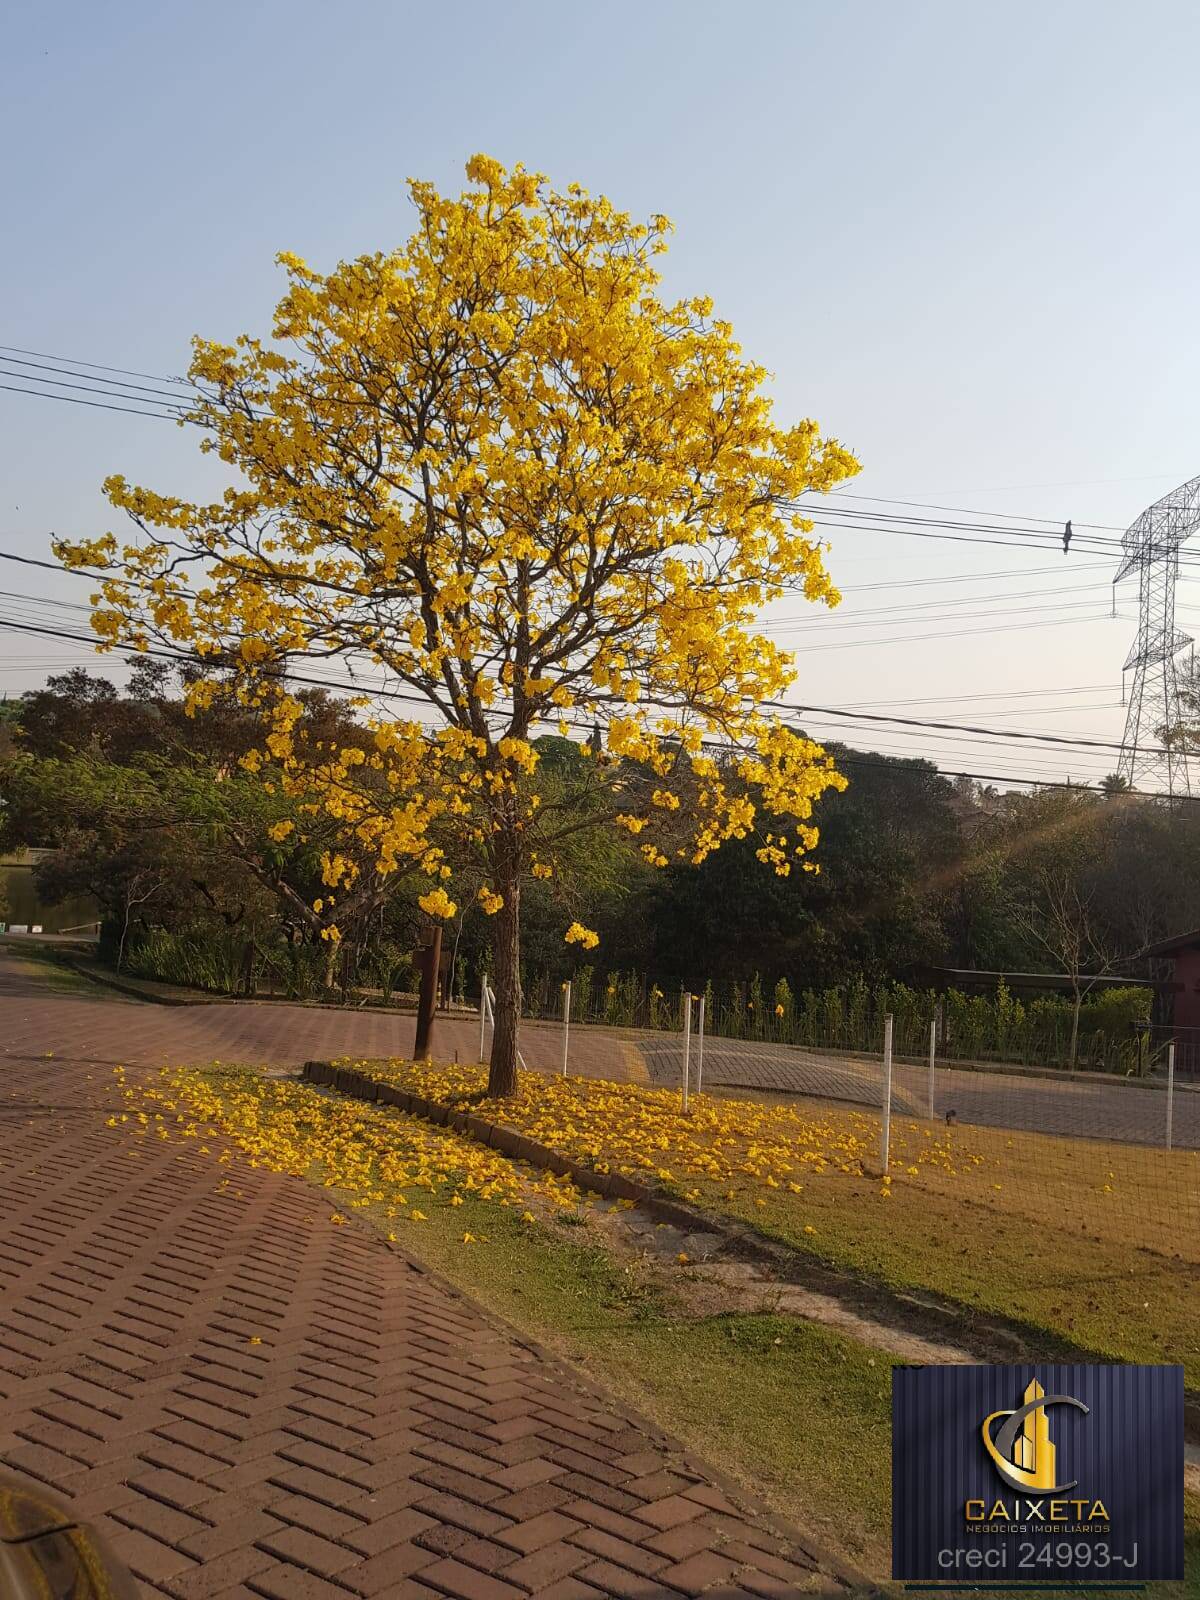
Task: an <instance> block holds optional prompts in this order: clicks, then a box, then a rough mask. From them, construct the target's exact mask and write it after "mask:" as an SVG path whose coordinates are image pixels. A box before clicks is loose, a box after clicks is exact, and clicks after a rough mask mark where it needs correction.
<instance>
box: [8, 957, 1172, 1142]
mask: <svg viewBox="0 0 1200 1600" xmlns="http://www.w3.org/2000/svg"><path fill="white" fill-rule="evenodd" d="M15 974H16V966H15V963H13V962H12V961H11V960H10V959H6V957H5V954H4V949H3V947H2V946H0V1006H2V1007H3V1026H2V1027H0V1061H3V1060H4V1059H5V1058H7V1059H9V1060H10V1061H12V1060H29V1059H34V1060H36V1059H38V1058H39V1057H41V1056H42V1055H43V1054H44V1053H45V1051H46V1050H48V1049H54V1050H56V1052H58V1053H66V1054H69V1055H70V1056H71V1058H72V1059H74V1060H81V1061H90V1062H93V1063H97V1064H101V1065H104V1064H108V1065H111V1064H114V1063H116V1062H121V1063H123V1064H125V1065H136V1064H143V1065H146V1066H158V1065H162V1064H163V1063H168V1062H169V1063H175V1064H182V1063H200V1062H210V1061H214V1060H217V1061H243V1062H271V1063H274V1064H277V1065H283V1066H288V1065H298V1064H299V1063H301V1062H303V1061H307V1060H312V1059H317V1060H329V1059H330V1058H332V1057H334V1056H359V1057H367V1058H370V1057H385V1056H396V1055H399V1056H403V1055H405V1054H408V1053H409V1052H411V1050H412V1046H413V1031H414V1022H413V1018H412V1017H411V1016H403V1015H399V1014H396V1013H390V1012H380V1011H343V1010H339V1009H334V1008H322V1007H316V1006H297V1005H286V1004H283V1003H280V1002H265V1001H264V1002H257V1003H256V1002H239V1003H238V1004H235V1005H222V1004H219V1003H215V1002H214V1003H213V1004H211V1005H203V1004H202V1005H195V1006H187V1007H180V1008H168V1007H165V1006H158V1005H148V1004H146V1003H145V1002H143V1001H138V1000H125V999H122V998H120V997H119V996H117V995H115V994H112V993H111V992H108V993H106V992H105V991H103V990H100V989H97V991H96V994H95V996H94V997H93V996H92V995H90V994H80V995H71V996H69V997H65V998H64V997H62V996H59V995H55V994H54V992H53V991H51V990H49V989H47V988H46V987H45V986H42V987H41V988H40V989H39V988H38V987H37V985H36V984H32V983H30V981H29V980H28V979H27V978H24V977H20V976H17V975H15ZM437 1029H438V1032H437V1037H436V1050H437V1053H438V1054H439V1055H441V1056H443V1057H444V1058H446V1059H452V1058H453V1057H454V1055H455V1053H457V1055H458V1059H460V1060H462V1061H475V1060H477V1059H478V1057H479V1024H478V1022H477V1021H476V1020H474V1019H473V1018H452V1017H447V1016H441V1017H439V1019H438V1023H437ZM521 1049H522V1051H523V1053H524V1056H525V1059H526V1061H527V1063H528V1064H529V1065H530V1066H531V1067H539V1068H543V1069H548V1070H557V1069H558V1067H559V1065H560V1064H561V1061H562V1030H561V1026H560V1025H559V1024H558V1023H556V1022H525V1023H524V1024H523V1025H522V1028H521ZM682 1064H683V1050H682V1042H681V1040H680V1037H679V1035H678V1034H668V1033H645V1032H640V1033H639V1032H635V1031H632V1030H624V1031H623V1030H619V1029H614V1028H605V1027H595V1026H593V1027H573V1028H572V1031H571V1071H572V1072H573V1073H578V1074H582V1075H585V1076H590V1077H603V1078H615V1079H618V1080H633V1081H635V1082H643V1083H645V1082H654V1083H657V1084H661V1085H663V1086H665V1087H670V1088H674V1087H675V1086H676V1085H677V1084H678V1083H679V1081H680V1074H681V1069H682ZM693 1067H694V1056H693ZM704 1078H705V1082H706V1083H708V1084H709V1085H710V1086H717V1085H724V1086H727V1087H739V1088H747V1089H757V1090H762V1091H764V1092H766V1093H773V1092H780V1091H782V1092H784V1093H788V1094H799V1095H810V1096H812V1097H814V1098H817V1099H829V1100H840V1101H844V1102H849V1103H851V1104H855V1105H860V1106H862V1107H863V1108H864V1109H870V1110H875V1109H877V1108H878V1106H879V1101H880V1095H881V1090H882V1074H881V1067H880V1062H879V1061H878V1060H872V1059H870V1058H861V1059H855V1058H852V1057H847V1056H844V1055H824V1054H822V1053H821V1052H819V1051H815V1050H800V1049H791V1048H789V1047H787V1046H781V1045H775V1044H769V1043H762V1042H755V1041H750V1040H732V1039H718V1038H710V1039H708V1040H707V1041H706V1043H705V1047H704ZM893 1083H894V1099H893V1109H894V1110H896V1111H897V1112H900V1113H901V1114H908V1115H915V1116H923V1115H924V1114H925V1109H926V1104H927V1091H926V1074H925V1069H924V1068H923V1067H913V1066H907V1065H904V1064H901V1063H897V1064H896V1068H895V1074H894V1080H893ZM936 1104H937V1111H938V1115H939V1117H940V1116H943V1115H944V1114H945V1112H946V1111H947V1110H950V1109H953V1110H954V1111H955V1112H956V1114H957V1119H958V1121H959V1122H960V1123H972V1122H973V1123H979V1124H982V1125H983V1126H985V1127H994V1128H1019V1129H1023V1130H1028V1131H1031V1132H1038V1133H1051V1134H1063V1135H1068V1136H1076V1137H1079V1136H1082V1137H1084V1138H1101V1139H1116V1140H1120V1141H1123V1142H1128V1143H1134V1144H1146V1145H1161V1144H1162V1142H1163V1138H1164V1132H1165V1118H1166V1096H1165V1094H1164V1092H1163V1090H1162V1088H1161V1086H1160V1087H1157V1088H1155V1087H1148V1086H1145V1085H1143V1084H1140V1083H1133V1082H1126V1081H1125V1080H1123V1079H1114V1080H1111V1081H1100V1082H1098V1081H1096V1080H1095V1079H1094V1078H1091V1077H1089V1076H1084V1075H1081V1076H1078V1077H1075V1076H1071V1075H1068V1074H1064V1075H1063V1076H1061V1077H1058V1078H1037V1077H1025V1076H1018V1075H1016V1074H1007V1073H1004V1072H999V1071H997V1072H966V1071H961V1070H958V1069H955V1068H953V1067H939V1069H938V1086H937V1095H936ZM1174 1142H1175V1146H1176V1148H1177V1149H1192V1150H1194V1149H1198V1148H1200V1089H1197V1088H1196V1087H1193V1086H1190V1085H1182V1084H1181V1086H1180V1088H1179V1090H1178V1092H1177V1093H1176V1096H1175V1110H1174Z"/></svg>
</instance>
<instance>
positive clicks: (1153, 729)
mask: <svg viewBox="0 0 1200 1600" xmlns="http://www.w3.org/2000/svg"><path fill="white" fill-rule="evenodd" d="M1197 527H1200V478H1193V479H1191V481H1190V482H1189V483H1184V484H1181V485H1180V487H1179V488H1178V489H1173V490H1172V491H1171V493H1170V494H1167V495H1164V496H1163V497H1162V499H1161V500H1156V501H1155V502H1154V504H1153V505H1152V506H1147V508H1146V509H1145V511H1143V512H1142V514H1141V516H1140V517H1138V519H1137V521H1136V522H1134V523H1132V524H1131V525H1130V527H1129V529H1128V531H1127V532H1126V533H1125V535H1124V537H1123V538H1122V540H1121V549H1122V550H1123V551H1124V555H1123V557H1122V560H1121V565H1120V568H1119V569H1118V572H1117V575H1116V577H1115V578H1114V579H1113V582H1114V583H1120V581H1121V579H1122V578H1124V577H1126V576H1127V575H1128V574H1129V573H1131V572H1133V571H1134V570H1135V569H1136V571H1137V575H1138V600H1139V607H1138V632H1137V638H1136V639H1135V640H1134V643H1133V646H1132V648H1131V649H1130V651H1129V654H1128V656H1127V657H1126V658H1125V666H1124V668H1123V669H1122V670H1123V671H1125V672H1128V671H1129V670H1130V668H1132V669H1133V687H1132V690H1131V691H1130V695H1129V710H1128V714H1127V715H1126V718H1125V737H1124V738H1123V740H1122V741H1121V761H1120V772H1121V776H1122V777H1123V778H1126V779H1128V781H1129V785H1130V787H1131V788H1133V789H1137V788H1141V787H1145V788H1155V789H1159V788H1161V789H1165V790H1166V792H1167V793H1168V794H1170V795H1190V794H1191V779H1190V775H1189V772H1188V760H1187V756H1186V755H1185V754H1184V752H1183V751H1182V750H1174V749H1172V748H1171V747H1170V744H1169V743H1164V738H1163V730H1164V729H1167V728H1175V727H1177V726H1178V725H1179V678H1178V674H1177V672H1176V668H1175V657H1176V656H1177V655H1178V654H1179V652H1180V651H1181V650H1182V649H1183V648H1184V646H1185V645H1189V644H1191V642H1192V640H1191V638H1190V636H1189V635H1188V634H1186V633H1181V632H1180V631H1179V630H1178V629H1177V628H1176V626H1175V580H1176V579H1177V578H1178V576H1179V547H1180V545H1181V544H1182V543H1183V542H1184V540H1185V539H1187V538H1189V537H1190V536H1191V534H1192V533H1193V532H1194V531H1195V529H1196V528H1197Z"/></svg>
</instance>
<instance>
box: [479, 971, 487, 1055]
mask: <svg viewBox="0 0 1200 1600" xmlns="http://www.w3.org/2000/svg"><path fill="white" fill-rule="evenodd" d="M487 1000H488V986H487V973H486V972H485V973H484V975H483V983H482V985H481V986H480V990H479V1059H480V1061H482V1060H483V1047H484V1045H485V1044H486V1043H487V1020H488V1003H487Z"/></svg>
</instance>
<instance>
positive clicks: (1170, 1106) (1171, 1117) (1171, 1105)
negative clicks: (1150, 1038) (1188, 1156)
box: [1167, 1039, 1175, 1150]
mask: <svg viewBox="0 0 1200 1600" xmlns="http://www.w3.org/2000/svg"><path fill="white" fill-rule="evenodd" d="M1174 1123H1175V1041H1174V1039H1172V1040H1171V1042H1170V1044H1169V1045H1168V1046H1167V1149H1168V1150H1169V1149H1170V1148H1171V1135H1172V1133H1173V1131H1174Z"/></svg>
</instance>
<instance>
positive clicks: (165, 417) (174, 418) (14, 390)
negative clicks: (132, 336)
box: [0, 383, 192, 422]
mask: <svg viewBox="0 0 1200 1600" xmlns="http://www.w3.org/2000/svg"><path fill="white" fill-rule="evenodd" d="M0 389H7V390H8V392H9V393H10V394H32V395H36V396H37V398H38V399H40V400H63V401H65V402H66V404H67V405H71V406H91V407H93V409H95V410H97V411H124V412H127V413H128V415H129V416H131V417H158V418H160V419H161V420H162V421H163V422H190V421H191V420H192V419H191V418H190V417H184V416H179V415H172V414H171V412H169V411H138V410H135V409H134V407H133V406H114V405H108V404H106V403H105V402H104V401H103V400H81V399H80V398H79V396H78V395H73V394H53V393H51V392H50V391H49V390H47V389H20V388H18V387H17V386H16V385H15V384H12V383H0ZM96 392H97V393H100V392H102V391H99V390H97V391H96ZM125 398H126V399H129V398H130V397H129V396H128V395H127V396H126V397H125Z"/></svg>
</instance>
